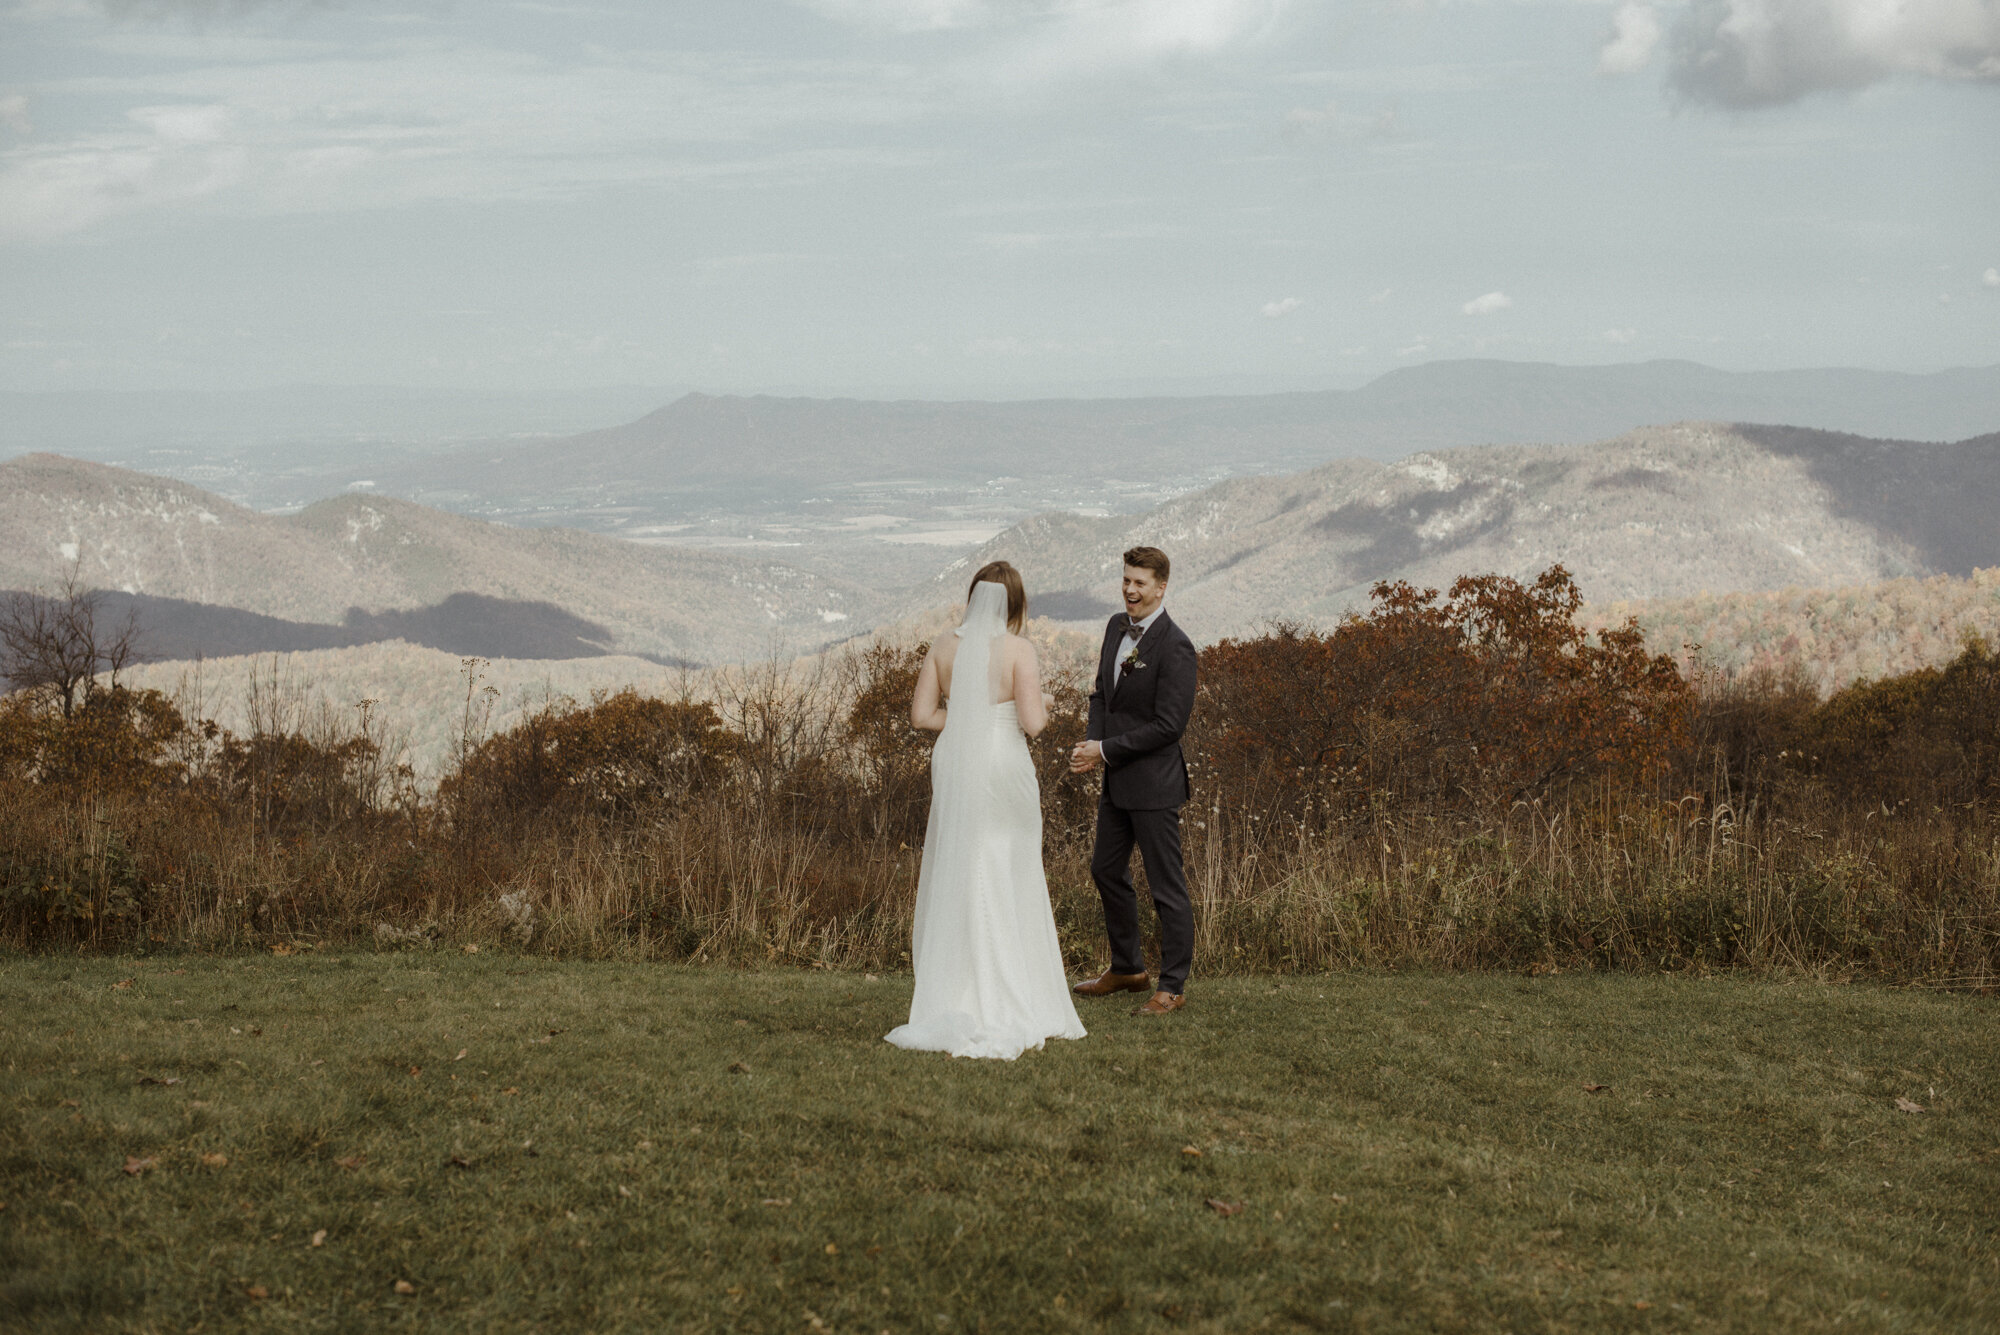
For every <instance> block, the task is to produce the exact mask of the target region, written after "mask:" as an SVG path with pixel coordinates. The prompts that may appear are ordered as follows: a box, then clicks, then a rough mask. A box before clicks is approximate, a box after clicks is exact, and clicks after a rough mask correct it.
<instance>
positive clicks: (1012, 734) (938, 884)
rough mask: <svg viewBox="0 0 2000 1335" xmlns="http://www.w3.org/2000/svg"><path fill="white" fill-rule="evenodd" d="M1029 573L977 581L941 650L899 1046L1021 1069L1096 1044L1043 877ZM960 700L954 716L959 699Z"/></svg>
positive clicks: (918, 705)
mask: <svg viewBox="0 0 2000 1335" xmlns="http://www.w3.org/2000/svg"><path fill="white" fill-rule="evenodd" d="M1027 603H1028V599H1027V595H1026V593H1025V592H1024V591H1023V590H1022V588H1021V576H1020V572H1018V571H1016V570H1015V569H1014V567H1013V566H1011V565H1009V564H1008V563H1007V562H1005V561H995V562H993V563H992V564H990V565H988V566H985V567H983V568H982V569H981V570H980V571H979V573H978V574H976V575H974V576H973V577H972V588H971V590H970V596H969V597H968V599H967V602H966V607H965V619H964V621H963V622H962V623H961V624H960V626H959V628H958V630H957V631H956V633H954V634H952V635H947V636H942V637H940V639H939V640H938V642H937V643H936V644H933V645H932V646H931V651H930V653H929V654H928V655H927V656H926V657H925V658H924V665H923V668H922V670H921V671H920V672H919V673H918V675H917V693H916V698H915V699H914V700H912V701H911V703H910V722H911V723H913V724H915V725H916V726H917V727H919V728H924V729H927V730H930V731H933V732H940V733H941V734H942V735H941V736H940V737H939V738H938V742H937V746H936V747H935V748H933V750H932V751H931V814H930V824H929V825H928V827H927V828H926V830H925V833H924V853H923V870H922V871H921V872H919V873H918V876H917V917H916V926H915V930H914V931H913V933H912V940H911V945H910V960H911V963H912V964H914V965H915V967H916V973H917V990H916V995H915V996H914V997H913V998H911V1001H910V1022H909V1023H908V1024H906V1025H902V1026H900V1027H898V1028H896V1029H894V1030H891V1031H890V1033H889V1034H888V1040H889V1042H891V1043H894V1044H895V1045H896V1046H898V1047H902V1048H914V1049H918V1050H921V1051H927V1052H949V1053H950V1054H951V1055H952V1056H954V1057H1000V1058H1004V1059H1006V1060H1009V1061H1011V1060H1013V1059H1014V1058H1015V1057H1018V1056H1020V1055H1021V1053H1022V1052H1024V1051H1026V1050H1027V1049H1029V1048H1039V1047H1041V1046H1042V1043H1043V1042H1044V1041H1045V1040H1047V1039H1050V1038H1082V1037H1083V1033H1084V1031H1083V1025H1082V1024H1081V1023H1080V1022H1079V1021H1078V1020H1077V1018H1076V1007H1075V1006H1074V1005H1072V1004H1071V1002H1070V995H1069V980H1068V979H1067V978H1066V977H1065V976H1064V973H1063V961H1062V950H1061V948H1060V947H1059V946H1058V945H1057V942H1056V920H1055V914H1054V913H1053V912H1051V911H1050V908H1049V887H1048V882H1047V881H1046V880H1044V879H1043V877H1042V803H1041V793H1040V790H1039V789H1038V787H1037V785H1036V782H1035V767H1034V763H1033V762H1032V761H1031V760H1030V759H1029V758H1028V744H1027V738H1028V737H1033V736H1035V735H1036V734H1037V733H1039V732H1040V731H1041V730H1042V729H1043V728H1044V727H1046V726H1047V725H1048V721H1049V705H1050V703H1051V700H1050V698H1049V697H1048V696H1047V695H1044V694H1043V693H1042V683H1041V667H1040V665H1039V664H1038V663H1037V661H1036V659H1035V650H1034V646H1033V645H1030V644H1029V643H1028V642H1027V641H1026V640H1024V639H1022V638H1021V636H1020V634H1019V632H1020V629H1021V621H1022V618H1023V617H1024V616H1025V615H1026V613H1027ZM947 698H948V699H949V701H950V704H949V706H947V705H946V703H945V701H946V699H947Z"/></svg>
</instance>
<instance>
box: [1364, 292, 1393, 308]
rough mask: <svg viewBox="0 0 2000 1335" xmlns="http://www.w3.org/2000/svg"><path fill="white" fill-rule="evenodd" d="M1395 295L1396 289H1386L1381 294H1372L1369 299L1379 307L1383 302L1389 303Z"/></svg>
mask: <svg viewBox="0 0 2000 1335" xmlns="http://www.w3.org/2000/svg"><path fill="white" fill-rule="evenodd" d="M1395 295H1396V289H1395V288H1393V287H1385V288H1383V289H1382V290H1381V291H1380V292H1376V293H1374V294H1372V295H1371V296H1370V297H1369V298H1368V300H1370V301H1372V302H1374V303H1375V304H1376V305H1377V306H1380V305H1381V304H1382V303H1383V302H1385V301H1387V300H1388V299H1389V298H1390V297H1393V296H1395Z"/></svg>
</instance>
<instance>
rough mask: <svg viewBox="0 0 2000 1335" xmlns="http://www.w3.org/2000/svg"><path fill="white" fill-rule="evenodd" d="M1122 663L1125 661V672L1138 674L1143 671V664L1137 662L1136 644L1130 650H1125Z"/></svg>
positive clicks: (1137, 647) (1137, 648)
mask: <svg viewBox="0 0 2000 1335" xmlns="http://www.w3.org/2000/svg"><path fill="white" fill-rule="evenodd" d="M1124 661H1125V670H1126V671H1127V672H1139V671H1142V670H1144V668H1145V666H1146V665H1145V664H1144V663H1142V662H1140V661H1139V646H1138V645H1136V644H1135V645H1133V646H1132V647H1131V648H1130V649H1127V650H1126V651H1125V660H1124Z"/></svg>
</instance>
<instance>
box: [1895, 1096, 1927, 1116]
mask: <svg viewBox="0 0 2000 1335" xmlns="http://www.w3.org/2000/svg"><path fill="white" fill-rule="evenodd" d="M1923 1110H1924V1105H1923V1104H1921V1103H1912V1102H1911V1101H1910V1100H1908V1099H1905V1098H1898V1099H1897V1100H1896V1111H1897V1112H1906V1113H1920V1112H1922V1111H1923Z"/></svg>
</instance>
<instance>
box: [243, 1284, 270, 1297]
mask: <svg viewBox="0 0 2000 1335" xmlns="http://www.w3.org/2000/svg"><path fill="white" fill-rule="evenodd" d="M243 1294H244V1296H245V1297H248V1298H259V1299H261V1298H268V1297H270V1296H271V1291H270V1290H269V1289H267V1288H265V1287H264V1286H263V1285H262V1284H252V1285H251V1286H250V1287H249V1288H247V1289H245V1290H243Z"/></svg>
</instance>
